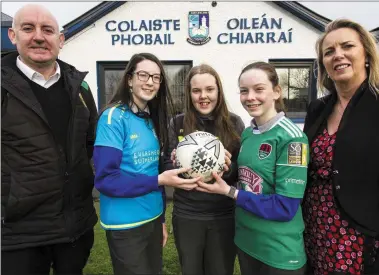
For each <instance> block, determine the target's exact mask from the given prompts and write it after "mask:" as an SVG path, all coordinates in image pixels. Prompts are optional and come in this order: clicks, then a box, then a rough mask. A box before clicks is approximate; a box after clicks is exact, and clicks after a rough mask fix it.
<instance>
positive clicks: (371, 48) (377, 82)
mask: <svg viewBox="0 0 379 275" xmlns="http://www.w3.org/2000/svg"><path fill="white" fill-rule="evenodd" d="M341 28H348V29H352V30H354V31H356V32H357V33H358V35H359V38H360V41H361V43H362V45H363V48H364V50H365V54H366V57H367V59H368V60H367V61H368V64H369V66H368V68H367V70H368V72H367V74H368V82H369V85H370V87H371V88H372V89H373V90H374V91H375V92H376V93H378V94H379V52H378V49H377V46H376V39H375V37H374V36H373V35H372V34H371V33H370V32H368V31H367V30H366V29H365V28H363V27H362V26H361V25H360V24H358V23H356V22H354V21H351V20H349V19H337V20H334V21H332V22H330V23H329V24H328V25H327V26H326V27H325V32H324V33H323V34H322V35H321V37H320V38H319V39H318V40H317V42H316V53H317V65H318V80H317V87H318V89H319V90H320V91H323V92H324V91H325V89H327V90H328V91H330V92H335V91H336V89H335V86H334V83H333V81H332V79H330V78H328V74H327V72H326V69H325V66H324V64H323V62H322V58H323V52H322V44H323V42H324V39H325V37H326V36H327V35H328V34H329V33H331V32H332V31H335V30H338V29H341Z"/></svg>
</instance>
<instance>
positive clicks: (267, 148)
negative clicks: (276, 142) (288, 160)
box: [258, 143, 272, 159]
mask: <svg viewBox="0 0 379 275" xmlns="http://www.w3.org/2000/svg"><path fill="white" fill-rule="evenodd" d="M271 151H272V146H271V144H268V143H262V144H261V146H259V150H258V157H259V159H265V158H267V157H268V156H269V155H270V154H271Z"/></svg>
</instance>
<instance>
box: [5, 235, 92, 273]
mask: <svg viewBox="0 0 379 275" xmlns="http://www.w3.org/2000/svg"><path fill="white" fill-rule="evenodd" d="M93 241H94V233H93V230H89V231H88V232H86V233H85V234H84V235H83V236H81V237H80V238H79V239H78V240H76V241H75V242H72V243H62V244H53V245H47V246H39V247H32V248H25V249H20V250H14V251H2V252H1V274H2V275H49V274H50V268H51V267H52V268H53V270H54V274H57V275H81V274H83V268H84V266H85V265H86V263H87V260H88V257H89V254H90V251H91V248H92V245H93Z"/></svg>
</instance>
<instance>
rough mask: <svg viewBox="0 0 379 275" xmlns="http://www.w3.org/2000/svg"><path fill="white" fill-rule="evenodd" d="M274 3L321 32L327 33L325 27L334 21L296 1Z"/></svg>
mask: <svg viewBox="0 0 379 275" xmlns="http://www.w3.org/2000/svg"><path fill="white" fill-rule="evenodd" d="M272 3H273V4H276V5H277V6H279V7H281V8H283V9H285V10H286V11H288V12H289V13H292V14H293V15H294V16H296V17H298V18H300V19H302V20H303V21H305V22H307V23H308V24H310V25H311V26H313V27H314V28H316V29H317V30H319V31H321V32H323V31H325V26H326V25H327V24H328V23H329V22H331V21H332V20H330V19H328V18H326V17H324V16H322V15H320V14H318V13H316V12H314V11H313V10H311V9H309V8H307V7H305V6H303V5H302V4H300V3H299V2H296V1H273V2H272ZM303 11H307V12H303Z"/></svg>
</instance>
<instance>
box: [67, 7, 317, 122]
mask: <svg viewBox="0 0 379 275" xmlns="http://www.w3.org/2000/svg"><path fill="white" fill-rule="evenodd" d="M190 11H209V16H210V24H209V25H210V26H209V30H210V37H211V40H210V41H209V42H208V43H207V44H205V45H201V46H194V45H192V44H190V43H188V42H187V41H186V40H187V38H188V13H189V12H190ZM264 14H266V16H265V17H266V18H275V19H278V18H282V30H279V31H278V30H275V31H276V32H280V31H284V32H287V33H288V30H289V29H292V42H291V43H287V44H286V43H280V44H278V43H275V44H274V43H268V44H260V43H258V44H226V45H222V44H219V43H218V42H217V36H218V34H219V33H225V32H227V33H229V32H244V33H247V32H248V30H238V29H237V30H229V29H228V28H227V21H228V20H229V19H231V18H247V19H251V18H254V17H259V18H262V16H263V15H264ZM154 19H179V20H180V31H172V29H171V30H170V31H169V32H167V33H171V37H172V41H174V42H175V44H174V45H143V44H142V45H138V46H135V45H115V46H112V42H111V35H112V34H121V33H120V32H115V33H112V32H108V31H107V30H106V29H105V24H106V22H107V21H109V20H115V21H117V22H119V21H125V20H127V21H130V20H134V21H135V22H136V23H139V22H140V21H141V20H146V21H147V20H154ZM251 31H253V32H254V31H255V30H251ZM258 31H262V32H265V31H266V30H258ZM269 31H272V30H269ZM138 33H140V34H145V33H151V34H155V33H161V34H163V33H166V31H164V30H163V31H162V30H161V31H159V32H156V31H150V32H148V31H147V32H146V31H145V32H144V31H141V32H124V33H122V34H125V35H126V34H132V35H133V34H138ZM319 35H320V32H319V31H318V30H316V29H315V28H313V27H312V26H310V25H309V24H307V23H306V22H304V21H302V20H300V19H299V18H297V17H295V16H294V15H292V14H290V13H289V12H287V11H285V10H284V9H281V8H280V7H278V6H276V5H275V4H273V3H270V2H218V3H217V6H216V7H212V6H211V2H178V3H177V2H155V3H154V2H127V3H125V4H124V5H122V6H120V7H119V8H117V9H115V10H114V11H112V12H111V13H109V14H107V15H105V16H104V17H102V18H101V19H99V20H98V21H97V22H95V23H94V24H93V25H91V26H89V27H88V28H86V29H85V30H83V31H82V32H80V33H79V34H77V35H75V36H74V37H72V38H71V39H69V40H68V41H66V43H65V45H64V47H63V49H62V51H61V53H60V58H61V59H62V60H63V61H66V62H68V63H71V64H73V65H74V66H75V67H76V68H77V69H79V70H82V71H88V72H89V73H88V75H87V77H86V81H87V82H88V84H89V85H90V87H91V89H92V92H93V94H94V98H95V100H96V101H97V92H98V87H97V78H98V75H97V68H96V62H97V61H118V60H129V59H130V57H131V56H132V55H133V54H135V53H138V52H150V53H153V54H155V55H157V57H158V58H160V59H161V60H173V61H175V60H192V61H193V65H198V64H200V63H207V64H209V65H211V66H212V67H214V68H215V69H216V71H217V72H218V73H219V74H220V76H221V79H222V83H223V87H224V91H225V95H226V100H227V103H228V107H229V109H230V110H231V111H232V112H235V113H237V114H238V115H240V116H241V117H242V119H243V120H244V122H245V123H246V125H247V124H248V123H249V121H250V119H251V118H250V117H249V115H248V114H247V112H246V111H245V110H244V109H243V108H242V106H241V104H240V102H239V95H238V86H237V79H238V76H239V73H240V71H241V69H242V68H243V67H244V66H245V65H247V64H248V63H249V62H251V61H258V60H260V61H268V59H272V58H299V59H300V58H315V57H316V54H315V49H314V45H315V42H316V40H317V38H318V36H319Z"/></svg>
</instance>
